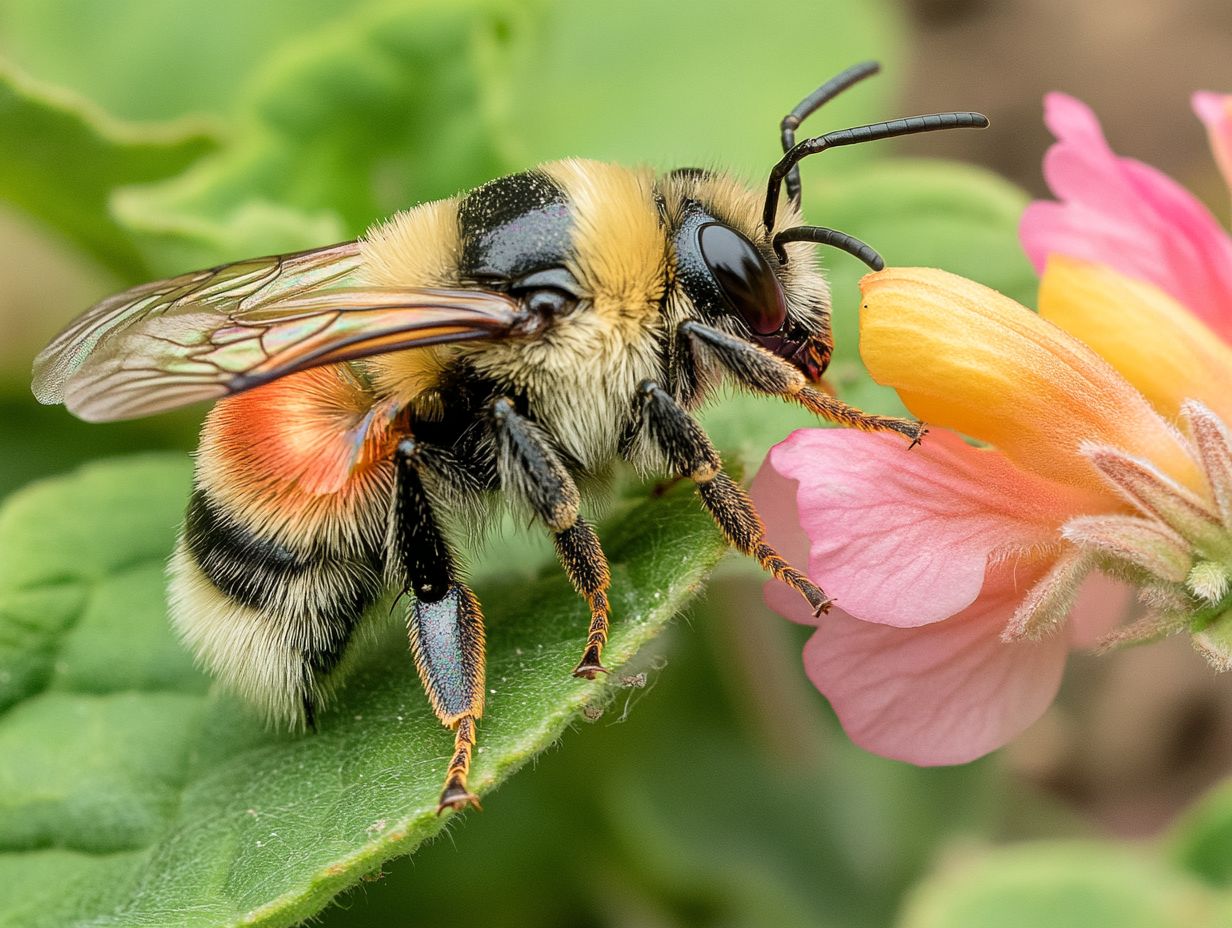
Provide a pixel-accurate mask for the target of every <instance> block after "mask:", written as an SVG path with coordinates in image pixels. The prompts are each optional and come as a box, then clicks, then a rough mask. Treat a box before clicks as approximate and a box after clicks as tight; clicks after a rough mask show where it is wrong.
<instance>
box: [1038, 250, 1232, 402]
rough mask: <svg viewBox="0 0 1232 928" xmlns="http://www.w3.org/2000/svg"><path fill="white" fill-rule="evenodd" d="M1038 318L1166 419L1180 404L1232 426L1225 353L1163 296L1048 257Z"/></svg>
mask: <svg viewBox="0 0 1232 928" xmlns="http://www.w3.org/2000/svg"><path fill="white" fill-rule="evenodd" d="M1039 309H1040V315H1041V316H1043V317H1044V318H1045V319H1047V320H1048V321H1049V322H1052V323H1054V324H1055V325H1058V326H1060V327H1061V328H1063V329H1064V330H1065V331H1066V332H1069V333H1070V334H1071V335H1073V336H1074V337H1075V338H1077V339H1078V340H1079V341H1082V342H1085V343H1086V344H1087V345H1089V346H1090V347H1091V348H1093V349H1095V351H1096V353H1097V354H1099V355H1100V356H1101V357H1102V358H1104V360H1106V361H1107V362H1108V363H1109V364H1111V365H1112V366H1113V367H1115V368H1116V369H1117V370H1118V371H1119V372H1120V373H1121V375H1122V376H1123V377H1124V378H1125V379H1126V380H1128V381H1129V382H1130V383H1132V384H1133V385H1134V386H1135V387H1137V388H1138V390H1139V391H1140V392H1141V393H1142V394H1143V395H1144V396H1145V397H1146V398H1147V399H1148V400H1150V402H1151V404H1152V405H1153V406H1154V407H1155V408H1156V409H1157V410H1158V411H1159V412H1160V413H1161V414H1162V415H1163V416H1164V417H1165V418H1167V419H1169V420H1173V419H1175V418H1176V417H1177V415H1178V414H1179V413H1180V410H1181V403H1183V402H1184V401H1185V400H1187V399H1194V400H1201V401H1202V402H1203V403H1205V404H1206V405H1207V406H1208V407H1210V408H1211V409H1212V410H1214V411H1215V412H1216V413H1218V414H1219V415H1220V417H1221V418H1223V419H1224V421H1228V422H1232V347H1229V346H1228V345H1227V343H1225V342H1224V341H1223V340H1222V339H1220V338H1218V337H1216V335H1215V333H1214V332H1212V331H1211V330H1210V329H1208V328H1207V327H1206V326H1205V325H1203V324H1202V322H1201V321H1199V319H1198V318H1197V317H1196V316H1195V315H1194V314H1193V313H1191V312H1190V311H1189V310H1188V309H1186V308H1185V307H1184V306H1182V305H1181V304H1180V303H1178V302H1177V301H1176V300H1175V299H1173V298H1172V297H1171V296H1169V295H1168V294H1166V293H1164V291H1162V290H1160V289H1159V288H1158V287H1155V286H1153V285H1151V284H1149V283H1146V282H1145V281H1140V280H1134V279H1132V278H1129V277H1126V276H1124V275H1122V274H1119V273H1117V272H1116V271H1114V270H1112V269H1111V268H1109V267H1107V266H1105V265H1100V264H1089V263H1087V262H1084V261H1078V260H1076V259H1074V258H1065V257H1061V256H1058V255H1054V256H1053V257H1052V258H1051V259H1049V261H1048V265H1047V267H1046V268H1045V269H1044V276H1043V278H1042V279H1041V280H1040V295H1039Z"/></svg>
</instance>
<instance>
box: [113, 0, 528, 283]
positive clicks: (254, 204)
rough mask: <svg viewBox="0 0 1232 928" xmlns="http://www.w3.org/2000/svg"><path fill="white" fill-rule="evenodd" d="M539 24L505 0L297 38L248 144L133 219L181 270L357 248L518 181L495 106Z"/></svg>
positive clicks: (255, 83)
mask: <svg viewBox="0 0 1232 928" xmlns="http://www.w3.org/2000/svg"><path fill="white" fill-rule="evenodd" d="M526 20H527V17H526V15H525V14H524V13H522V12H520V8H519V6H518V5H516V4H514V3H511V2H503V0H466V2H446V0H418V2H415V3H409V4H408V3H403V2H398V3H394V4H392V5H391V4H382V5H380V6H379V7H376V8H375V9H364V10H362V11H361V12H360V13H357V14H356V15H354V16H353V17H352V18H350V19H347V20H343V21H339V22H336V23H333V24H331V25H330V26H329V27H328V28H324V29H321V30H320V31H317V32H314V33H311V34H308V35H305V36H303V37H302V38H301V39H300V40H298V41H296V42H291V43H288V44H287V45H286V46H284V47H283V49H282V51H281V52H280V53H279V54H278V55H276V56H275V57H274V58H273V59H272V60H271V61H270V62H269V64H268V66H267V67H266V68H264V69H263V70H262V71H261V72H260V73H259V74H257V75H256V76H255V77H254V78H253V80H252V82H251V83H250V86H249V88H248V90H247V91H246V92H245V93H244V95H243V96H242V98H241V100H240V102H239V103H238V104H237V110H238V111H239V113H240V114H241V117H240V121H239V125H238V126H237V128H236V130H235V132H234V133H233V142H232V144H231V145H229V146H228V147H227V149H226V150H225V151H224V152H222V153H221V154H219V155H218V156H217V157H215V158H212V159H210V160H208V161H206V162H203V163H202V164H200V165H199V166H197V167H196V168H194V169H193V170H192V171H189V172H188V173H186V174H184V175H183V176H181V177H178V178H176V179H175V180H173V181H170V182H168V183H166V184H161V185H157V186H154V187H150V188H145V189H141V190H129V191H126V192H125V193H124V194H123V196H121V197H119V198H117V200H116V203H115V208H116V211H117V215H118V216H119V217H120V219H121V221H122V222H123V223H124V224H125V226H126V227H127V228H129V229H130V230H132V231H133V233H134V234H135V235H136V236H137V237H138V238H139V239H140V241H141V245H142V248H143V251H144V253H145V254H146V255H147V257H148V258H149V260H150V262H151V263H152V264H153V265H154V266H155V267H158V268H160V269H162V270H165V271H167V272H168V273H170V272H171V271H172V270H182V269H183V268H184V267H197V266H201V265H208V264H211V263H214V262H217V261H220V260H233V259H235V258H238V257H242V256H244V255H248V254H261V253H269V252H277V251H290V250H295V249H298V248H307V247H312V246H314V245H320V244H322V243H324V242H330V241H336V240H339V239H342V238H351V237H354V236H356V235H358V234H360V233H361V232H363V230H364V229H365V228H366V227H367V226H368V225H369V224H371V223H372V222H374V221H376V220H378V219H383V218H385V217H388V216H389V215H391V214H392V213H394V212H396V211H397V210H399V209H403V208H405V207H409V206H412V205H414V204H415V203H417V202H420V201H423V200H431V199H437V198H440V197H444V196H451V195H453V194H454V193H456V192H457V191H458V190H459V189H462V188H465V187H467V186H473V185H476V184H479V183H482V182H483V181H485V180H488V179H490V178H491V177H494V176H497V175H499V174H501V173H504V168H505V166H506V163H507V162H506V160H505V159H504V158H503V157H502V156H501V154H500V151H501V146H502V140H503V139H504V138H505V133H504V132H502V131H501V128H502V127H501V126H500V125H498V120H497V117H496V115H495V113H496V105H495V103H494V102H493V100H494V96H495V93H496V90H495V89H494V88H496V87H498V86H499V83H500V77H501V76H502V75H503V72H504V70H505V69H506V68H505V66H504V65H503V62H504V61H505V59H506V58H507V56H508V54H509V49H510V48H512V47H514V46H517V45H518V44H519V43H523V42H525V41H526V37H525V36H526V32H527V29H528V25H527V22H526Z"/></svg>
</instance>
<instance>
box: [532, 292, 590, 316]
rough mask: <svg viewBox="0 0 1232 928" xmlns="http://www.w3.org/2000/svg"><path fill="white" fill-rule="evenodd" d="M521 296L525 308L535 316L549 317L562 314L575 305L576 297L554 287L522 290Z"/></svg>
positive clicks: (569, 310)
mask: <svg viewBox="0 0 1232 928" xmlns="http://www.w3.org/2000/svg"><path fill="white" fill-rule="evenodd" d="M521 296H522V302H523V304H524V305H525V306H526V308H527V310H529V311H530V312H532V313H534V314H535V315H536V316H544V317H546V318H549V319H550V318H552V317H554V316H563V315H564V314H565V313H568V312H571V311H572V310H573V307H574V306H576V305H577V297H575V296H574V295H573V294H572V293H566V292H565V291H564V290H557V289H556V288H555V287H535V288H534V289H532V290H526V291H524V293H523V294H521Z"/></svg>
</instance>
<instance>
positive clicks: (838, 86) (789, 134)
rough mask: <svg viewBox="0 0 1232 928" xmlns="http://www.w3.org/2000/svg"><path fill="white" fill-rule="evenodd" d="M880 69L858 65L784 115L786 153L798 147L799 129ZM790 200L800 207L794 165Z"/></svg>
mask: <svg viewBox="0 0 1232 928" xmlns="http://www.w3.org/2000/svg"><path fill="white" fill-rule="evenodd" d="M880 70H881V65H880V64H879V63H878V62H876V61H862V62H860V63H859V64H857V65H852V66H851V67H850V68H848V69H847V70H846V71H844V72H843V73H842V74H836V75H835V76H834V77H832V78H830V79H829V80H828V81H826V82H825V83H824V84H822V85H821V86H820V87H818V88H817V89H816V90H814V91H813V92H812V93H811V94H809V95H808V96H807V97H805V98H804V99H803V100H801V101H800V102H799V103H797V104H796V105H795V108H794V109H792V111H791V112H790V113H788V114H787V115H786V116H784V117H783V121H782V122H780V123H779V133H780V138H781V139H782V141H783V152H784V153H787V152H789V151H791V149H792V148H794V147H795V144H796V130H797V129H798V128H800V123H802V122H804V120H806V119H808V118H809V117H810V116H812V115H813V114H814V113H815V112H817V111H818V110H819V109H821V107H822V106H824V105H825V104H826V103H829V102H830V101H831V100H833V99H834V98H835V97H837V96H838V95H839V94H840V93H842V92H843V91H844V90H846V89H847V88H848V87H850V86H851V85H852V84H858V83H859V82H860V81H862V80H864V78H866V77H872V76H873V75H874V74H876V73H877V72H878V71H880ZM787 198H788V199H789V200H791V201H792V202H793V203H795V204H796V206H799V205H800V168H799V167H797V166H796V165H792V168H791V170H790V171H788V172H787Z"/></svg>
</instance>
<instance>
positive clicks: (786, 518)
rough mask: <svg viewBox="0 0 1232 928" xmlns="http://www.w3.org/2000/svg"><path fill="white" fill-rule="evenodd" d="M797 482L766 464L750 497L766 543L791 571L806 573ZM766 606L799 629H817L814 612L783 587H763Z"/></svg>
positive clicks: (806, 542) (806, 549)
mask: <svg viewBox="0 0 1232 928" xmlns="http://www.w3.org/2000/svg"><path fill="white" fill-rule="evenodd" d="M796 490H797V484H796V481H795V480H793V479H791V478H790V477H784V476H783V475H782V474H780V473H779V472H778V471H777V470H775V469H774V468H773V467H771V466H770V465H769V464H768V463H766V464H763V465H762V467H761V469H760V470H759V471H758V472H757V476H756V477H754V478H753V483H752V485H751V486H750V487H749V494H750V495H751V496H752V497H753V499H754V501H755V502H756V503H757V509H758V511H759V512H760V513H761V517H762V521H763V522H765V524H766V541H768V542H769V543H770V544H771V545H773V546H774V548H776V549H777V550H778V552H779V554H781V555H783V557H784V558H786V560H787V563H789V564H791V565H792V566H793V567H795V568H797V569H799V570H802V571H804V572H806V573H807V572H808V561H809V540H808V535H806V534H804V529H802V528H801V527H800V516H799V510H798V509H797V508H796ZM763 595H764V597H765V600H766V605H767V606H769V607H770V608H771V609H772V610H774V611H775V612H777V613H778V614H779V615H781V616H783V617H784V618H787V619H791V621H793V622H799V623H800V624H801V625H816V624H817V619H816V618H815V617H814V616H813V608H812V607H811V606H810V605H809V604H808V603H806V602H805V601H804V597H802V596H801V595H800V594H799V593H797V592H796V591H795V590H793V589H791V587H789V586H787V584H785V583H779V582H778V581H777V580H771V581H770V582H769V583H767V584H766V585H765V586H764V587H763Z"/></svg>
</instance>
